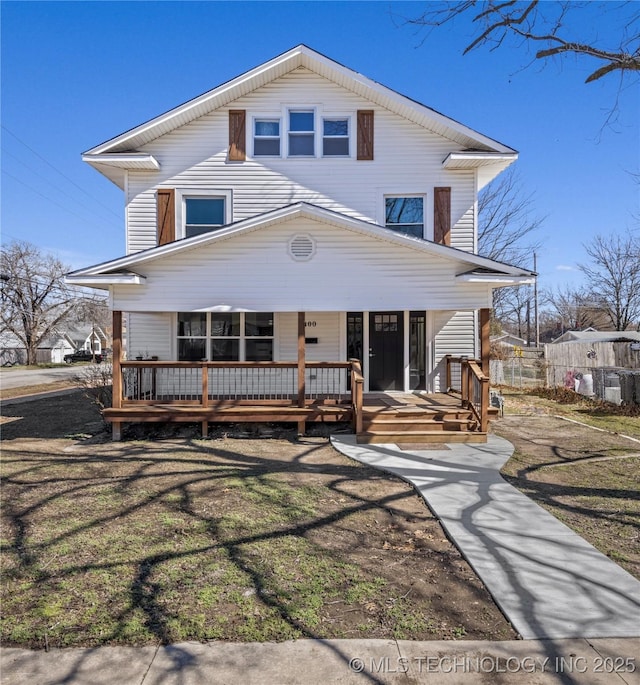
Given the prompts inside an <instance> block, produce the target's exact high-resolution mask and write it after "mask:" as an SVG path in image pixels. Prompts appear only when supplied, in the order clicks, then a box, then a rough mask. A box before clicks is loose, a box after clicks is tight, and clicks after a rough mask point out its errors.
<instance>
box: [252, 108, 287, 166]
mask: <svg viewBox="0 0 640 685" xmlns="http://www.w3.org/2000/svg"><path fill="white" fill-rule="evenodd" d="M258 121H276V122H278V129H279V134H278V136H277V140H278V142H279V143H280V144H279V146H278V147H279V149H280V152H279V153H278V154H277V155H258V154H256V123H257V122H258ZM260 138H261V139H264V140H276V136H260ZM282 145H283V142H282V116H281V115H280V114H277V113H274V114H253V115H252V116H251V156H252V157H254V158H256V159H264V158H266V159H280V158H281V157H282Z"/></svg>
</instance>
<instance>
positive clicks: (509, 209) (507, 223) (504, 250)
mask: <svg viewBox="0 0 640 685" xmlns="http://www.w3.org/2000/svg"><path fill="white" fill-rule="evenodd" d="M533 202H534V194H533V193H528V194H527V193H526V192H525V190H524V187H523V184H522V181H521V180H520V177H519V175H518V173H517V172H516V171H514V170H512V169H509V170H508V171H507V172H506V173H504V174H502V175H501V176H499V177H498V178H497V179H495V180H494V181H492V182H491V183H490V184H489V185H487V186H485V188H483V189H482V191H481V192H480V194H479V196H478V252H479V253H480V254H481V255H482V256H483V257H489V258H490V259H496V260H498V261H501V262H506V263H508V264H513V265H518V266H522V267H526V268H532V267H533V264H532V263H531V258H532V255H533V253H534V252H536V251H537V250H538V249H539V247H540V241H539V240H538V239H536V237H535V234H536V231H537V230H538V229H539V227H540V225H541V224H542V222H543V221H544V218H543V217H540V216H536V215H535V214H534V206H533ZM532 296H533V292H532V289H531V288H529V287H524V286H522V287H513V288H500V289H498V290H495V291H494V293H493V309H494V316H495V317H496V318H497V319H499V320H500V321H502V322H503V323H510V324H511V325H512V326H514V327H515V328H517V330H518V331H519V332H518V335H520V336H521V337H522V329H523V325H524V324H523V322H524V321H525V317H527V316H530V315H531V312H532V311H533V303H532V302H531V298H532ZM527 302H529V305H527ZM527 306H528V311H527Z"/></svg>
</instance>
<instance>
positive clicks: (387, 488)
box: [3, 407, 515, 682]
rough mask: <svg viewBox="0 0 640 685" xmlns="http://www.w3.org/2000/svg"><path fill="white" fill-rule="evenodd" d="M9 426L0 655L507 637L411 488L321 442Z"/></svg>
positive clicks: (496, 614)
mask: <svg viewBox="0 0 640 685" xmlns="http://www.w3.org/2000/svg"><path fill="white" fill-rule="evenodd" d="M16 408H17V407H16ZM26 425H27V424H22V427H21V428H20V430H18V429H17V428H14V429H13V434H12V437H11V438H10V440H9V442H8V443H7V449H6V450H5V458H4V462H5V466H4V469H5V473H6V476H5V477H4V478H3V490H4V499H5V507H4V516H5V518H6V520H7V524H8V525H7V529H8V530H9V531H10V535H9V536H5V540H6V544H5V545H4V546H3V551H4V554H5V555H6V557H7V558H8V559H10V561H11V563H10V564H7V565H6V566H5V568H6V573H7V578H8V580H9V581H10V587H9V586H8V584H7V583H5V587H7V590H8V592H10V593H13V597H8V598H7V600H6V601H5V611H6V612H8V613H7V615H11V613H12V612H13V613H14V615H15V614H17V613H19V612H21V613H24V614H26V615H28V616H30V617H31V618H30V619H28V622H25V623H23V624H22V625H23V626H24V631H23V634H22V635H21V634H20V632H19V631H18V632H15V631H14V632H13V633H12V632H11V630H10V629H7V632H5V634H4V640H5V641H6V642H7V643H9V644H21V645H23V646H24V645H30V646H33V647H42V646H44V645H45V644H47V645H55V646H64V645H69V644H83V645H100V644H149V643H154V644H169V643H171V642H176V641H178V640H180V641H182V640H185V639H196V640H203V639H205V640H206V639H234V640H238V641H243V640H282V639H291V638H316V639H326V638H327V637H335V636H344V637H354V636H360V634H358V630H359V631H360V633H362V631H364V635H365V636H367V637H393V636H394V635H397V634H399V635H400V636H402V637H408V638H410V639H411V638H413V639H417V638H422V639H425V638H427V637H430V638H433V637H452V636H454V635H455V633H453V632H450V631H454V630H456V629H457V630H460V631H461V633H460V634H459V635H457V636H458V637H463V636H465V630H466V632H467V635H466V636H467V637H481V636H482V637H489V636H491V635H495V636H500V637H502V638H508V637H514V636H515V633H514V632H513V631H512V630H511V629H510V628H509V626H508V624H507V623H506V621H505V620H504V617H503V616H502V615H501V614H500V612H499V610H498V609H497V608H496V607H495V605H493V603H492V601H491V599H490V598H489V596H488V593H487V592H486V590H485V589H484V586H483V585H482V584H481V583H480V582H479V581H478V580H477V578H476V577H475V575H474V574H473V573H472V572H471V571H470V569H469V568H468V566H467V565H466V563H465V562H464V561H463V560H462V558H461V557H460V555H459V554H458V552H457V551H456V550H455V549H454V548H453V547H452V546H451V545H450V543H448V541H446V540H445V539H443V538H444V535H443V533H442V532H441V529H440V527H439V524H437V522H436V521H435V520H434V519H433V518H432V516H431V515H430V514H429V512H428V510H427V509H426V507H425V506H424V504H423V502H422V500H420V499H419V497H418V496H417V495H416V493H415V491H413V490H412V489H411V488H410V487H409V486H407V485H406V484H404V483H402V482H401V481H399V480H397V479H395V478H391V477H389V476H387V475H385V474H383V473H381V472H380V471H378V470H375V469H371V468H368V467H365V466H362V465H360V464H358V463H355V462H351V461H350V460H348V459H346V458H345V457H343V456H342V455H339V454H338V453H336V452H335V451H334V450H333V449H332V448H331V447H330V446H328V445H327V442H326V440H321V439H317V438H316V439H313V438H311V439H307V440H304V439H303V440H300V441H299V442H297V443H296V442H292V441H279V440H254V441H248V440H242V441H234V440H229V439H223V440H213V441H193V440H188V439H179V440H176V439H172V440H164V441H158V442H150V441H132V442H124V443H117V444H112V443H107V442H105V443H104V444H92V443H91V441H88V442H77V441H76V442H69V441H68V440H67V441H56V440H43V441H40V440H39V438H38V437H37V436H35V435H33V434H32V433H30V432H29V433H28V434H27V437H28V439H27V440H22V439H21V438H20V434H21V433H23V432H24V426H26ZM32 425H37V423H36V424H32ZM68 425H69V424H66V425H65V424H64V421H63V420H62V417H61V419H60V420H59V426H58V430H57V432H58V435H63V436H64V435H68V432H67V430H68ZM74 425H75V424H74ZM9 426H11V424H9ZM43 432H44V433H45V436H47V437H48V436H51V434H52V433H55V431H54V430H53V429H52V428H51V427H45V429H44V431H43ZM418 534H420V535H418ZM381 536H382V537H381ZM383 541H384V545H383V544H382V542H383ZM387 545H388V546H387ZM430 574H433V576H430ZM430 577H433V578H434V579H435V581H434V583H430V582H429V578H430ZM425 579H426V580H425ZM452 598H453V599H455V601H452ZM413 602H415V603H416V606H417V607H418V611H417V612H414V613H412V612H413V611H414V608H415V607H414V606H411V604H412V603H413ZM470 606H476V609H475V610H474V611H470V609H469V607H470ZM105 612H108V614H109V615H108V616H106V613H105ZM474 612H475V613H474ZM65 616H66V617H67V618H65ZM429 616H433V619H430V618H429ZM442 616H446V619H447V625H446V626H444V625H442V623H443V621H442ZM224 619H226V620H224ZM29 621H30V622H29ZM412 622H413V623H412ZM27 623H28V624H27ZM56 624H58V625H61V626H62V628H56ZM362 626H364V628H362ZM461 626H465V627H464V628H460V627H461ZM356 629H357V630H356ZM354 631H356V635H354V634H353V632H354ZM483 631H484V632H483ZM332 649H335V647H332ZM371 681H372V682H378V681H377V680H376V679H375V678H374V677H373V676H372V677H371Z"/></svg>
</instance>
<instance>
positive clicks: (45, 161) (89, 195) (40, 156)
mask: <svg viewBox="0 0 640 685" xmlns="http://www.w3.org/2000/svg"><path fill="white" fill-rule="evenodd" d="M2 128H3V129H4V130H5V131H6V132H7V133H8V134H9V135H10V136H12V137H13V138H15V139H16V140H17V141H18V142H19V143H20V144H21V145H24V147H26V148H27V150H29V151H30V152H32V153H33V154H34V155H35V156H36V157H38V158H39V159H41V160H42V161H43V162H44V163H45V164H47V165H48V166H50V167H51V168H52V169H53V170H54V171H55V172H56V173H58V174H60V176H62V178H64V179H65V180H67V181H68V182H69V183H71V185H73V186H75V187H76V188H77V189H78V190H79V191H80V192H82V193H84V194H85V195H87V196H88V197H90V198H91V199H92V200H93V201H94V202H97V203H98V204H99V205H100V206H101V207H103V208H104V209H106V210H107V211H108V212H110V213H111V214H113V215H114V216H115V217H116V218H118V219H120V217H119V216H118V215H117V214H116V213H115V212H114V211H113V209H111V207H109V206H107V205H105V204H103V203H102V202H100V200H98V199H97V198H96V197H94V196H93V195H92V194H91V193H89V192H88V191H87V190H85V189H84V188H83V187H82V186H79V185H78V184H77V183H76V182H75V181H74V180H73V179H71V178H69V177H68V176H67V175H66V174H65V173H63V172H62V171H60V169H58V168H57V167H56V166H54V165H53V164H51V162H50V161H49V160H47V159H45V158H44V157H43V156H42V155H41V154H40V153H39V152H37V151H36V150H34V149H33V148H32V147H30V146H29V145H27V143H25V142H24V141H23V140H21V139H20V138H18V136H17V135H16V134H15V133H14V132H13V131H11V130H9V129H8V128H7V127H6V126H5V125H4V124H2Z"/></svg>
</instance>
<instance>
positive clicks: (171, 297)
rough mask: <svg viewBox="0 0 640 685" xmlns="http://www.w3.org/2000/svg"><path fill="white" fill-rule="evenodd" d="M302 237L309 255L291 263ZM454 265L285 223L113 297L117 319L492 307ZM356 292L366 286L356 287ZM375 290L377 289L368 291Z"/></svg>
mask: <svg viewBox="0 0 640 685" xmlns="http://www.w3.org/2000/svg"><path fill="white" fill-rule="evenodd" d="M300 233H304V234H307V235H309V236H311V237H312V238H313V240H314V241H315V246H316V249H315V253H314V255H313V257H312V258H311V259H310V260H308V261H302V262H297V261H294V260H293V259H291V257H290V255H289V250H288V245H289V241H290V240H291V239H292V238H293V237H294V236H296V235H299V234H300ZM456 268H459V266H458V264H457V262H455V261H452V260H448V259H446V258H442V257H436V256H434V255H429V254H426V253H424V252H419V251H417V250H414V249H412V248H410V247H404V246H400V245H396V244H394V243H391V242H386V241H384V240H379V239H376V238H373V237H371V236H368V235H364V234H361V233H357V232H356V231H352V230H347V229H345V228H342V227H337V226H333V225H328V224H324V223H320V222H319V221H315V220H312V219H303V218H298V219H291V220H289V221H285V222H283V223H279V224H275V225H273V226H265V227H262V228H260V229H258V230H255V231H252V232H248V233H243V234H241V235H237V236H235V237H230V238H228V239H226V240H221V241H217V242H215V243H209V244H208V245H207V244H205V245H199V246H197V247H195V248H193V249H191V250H183V251H180V252H177V253H174V254H173V255H170V256H168V257H166V258H164V259H157V260H154V261H150V262H147V263H145V264H144V265H140V268H139V269H138V271H139V272H140V273H141V274H142V275H144V276H145V277H146V282H145V285H142V286H116V287H114V307H115V308H117V309H121V310H123V311H135V310H146V311H166V310H172V311H207V310H209V311H211V310H212V309H214V308H217V309H220V310H222V309H224V310H225V311H247V310H249V311H267V312H268V311H281V312H282V311H300V310H301V311H316V312H317V311H362V310H367V309H370V310H378V311H383V310H395V309H418V310H424V309H463V308H474V309H476V308H480V307H490V306H491V292H490V288H489V287H488V286H487V285H486V284H478V283H464V282H461V281H459V280H456V278H455V275H456V271H455V269H456ZM363 284H368V285H367V286H366V287H363ZM374 286H375V287H374Z"/></svg>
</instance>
